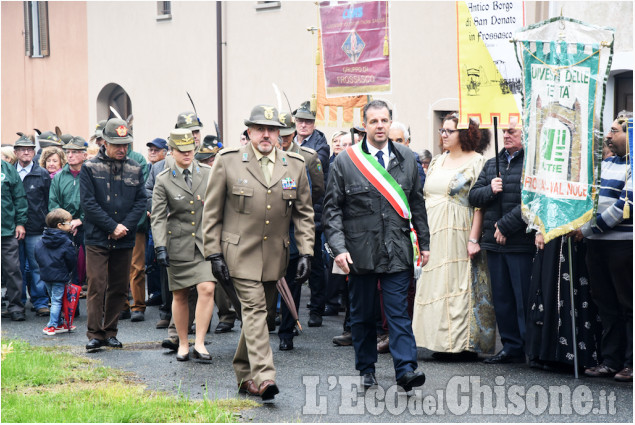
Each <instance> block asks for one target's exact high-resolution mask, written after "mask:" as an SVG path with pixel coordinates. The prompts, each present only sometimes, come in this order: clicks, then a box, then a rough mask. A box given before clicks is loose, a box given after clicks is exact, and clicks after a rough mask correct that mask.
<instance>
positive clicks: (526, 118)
mask: <svg viewBox="0 0 635 425" xmlns="http://www.w3.org/2000/svg"><path fill="white" fill-rule="evenodd" d="M516 41H517V46H518V50H519V54H520V58H519V59H520V61H521V66H522V69H523V85H524V99H523V145H524V148H525V163H524V169H523V180H522V184H523V186H522V211H523V218H524V219H525V221H527V223H528V224H529V227H530V228H535V229H538V230H539V231H540V232H541V233H542V234H543V235H544V237H545V242H548V241H549V240H551V239H553V238H555V237H558V236H560V235H563V234H566V233H568V232H570V231H572V230H575V229H577V228H578V227H580V226H581V225H582V224H584V223H585V222H587V221H589V220H590V219H591V218H592V217H593V210H594V205H595V200H596V198H597V188H596V186H595V183H596V181H597V178H598V173H597V172H598V170H599V164H600V162H601V156H599V157H598V156H597V155H598V153H599V152H600V149H601V145H602V138H603V137H602V133H601V128H600V126H601V118H600V117H601V114H602V109H603V106H604V90H605V84H606V78H607V75H608V72H609V68H610V58H611V55H612V45H613V31H612V30H611V29H607V28H598V27H592V26H589V25H586V24H583V23H581V22H579V21H574V20H571V19H568V18H557V19H553V20H550V21H546V22H541V23H539V24H536V25H532V26H530V27H528V28H527V29H525V30H523V31H520V32H519V33H517V34H516Z"/></svg>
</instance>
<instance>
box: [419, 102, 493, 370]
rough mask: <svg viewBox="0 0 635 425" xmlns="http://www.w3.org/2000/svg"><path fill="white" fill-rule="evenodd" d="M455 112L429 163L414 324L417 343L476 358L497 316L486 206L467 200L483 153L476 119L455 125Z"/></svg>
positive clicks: (488, 348)
mask: <svg viewBox="0 0 635 425" xmlns="http://www.w3.org/2000/svg"><path fill="white" fill-rule="evenodd" d="M457 125H458V116H457V114H450V115H448V116H446V117H445V119H444V121H443V128H441V129H440V130H439V133H440V134H441V141H442V145H443V151H444V153H443V154H441V155H439V156H437V157H436V158H434V159H433V160H432V161H431V163H430V166H429V168H428V173H427V176H426V184H425V187H424V196H425V200H426V210H427V213H428V225H429V228H430V260H429V261H428V263H427V264H426V266H425V267H424V268H423V273H422V276H421V278H420V279H419V281H418V283H417V293H416V296H415V306H414V315H413V319H412V330H413V332H414V335H415V339H416V341H417V346H419V347H425V348H427V349H429V350H432V351H434V352H435V353H434V354H433V357H434V358H435V359H439V360H465V361H468V360H476V359H477V358H478V354H477V353H491V352H493V350H494V343H495V333H494V329H495V318H494V309H493V305H492V300H491V289H490V284H489V278H488V276H487V267H486V262H485V253H484V252H481V250H480V246H479V244H478V239H479V237H480V234H481V226H482V221H483V217H482V211H480V210H476V211H475V210H474V208H472V207H471V206H470V204H469V200H468V195H469V192H470V188H471V187H472V185H473V184H474V183H475V182H476V180H477V178H478V176H479V174H480V172H481V169H482V168H483V165H484V163H485V159H484V158H483V156H482V155H481V154H480V153H479V152H478V151H482V150H483V149H484V147H485V146H484V145H483V143H481V140H482V139H485V138H487V140H489V139H488V138H489V132H487V134H486V137H483V134H482V132H481V130H480V129H479V127H478V124H477V123H476V122H474V121H470V124H469V127H468V128H467V129H463V130H457Z"/></svg>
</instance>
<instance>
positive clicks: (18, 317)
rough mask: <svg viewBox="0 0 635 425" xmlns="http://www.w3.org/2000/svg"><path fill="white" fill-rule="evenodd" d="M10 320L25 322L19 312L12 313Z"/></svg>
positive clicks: (24, 318)
mask: <svg viewBox="0 0 635 425" xmlns="http://www.w3.org/2000/svg"><path fill="white" fill-rule="evenodd" d="M11 320H12V321H13V322H24V321H25V320H26V316H25V315H24V313H23V312H21V311H12V312H11Z"/></svg>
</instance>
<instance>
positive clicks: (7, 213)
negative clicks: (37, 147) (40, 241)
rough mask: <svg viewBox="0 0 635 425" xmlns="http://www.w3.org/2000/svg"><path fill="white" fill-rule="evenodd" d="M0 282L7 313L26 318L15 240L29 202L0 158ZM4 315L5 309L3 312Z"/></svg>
mask: <svg viewBox="0 0 635 425" xmlns="http://www.w3.org/2000/svg"><path fill="white" fill-rule="evenodd" d="M1 181H2V190H0V193H1V194H2V209H1V210H0V213H1V214H2V217H1V220H0V221H1V222H2V245H1V247H2V255H1V256H0V260H1V261H2V284H3V285H4V284H5V283H6V286H7V292H6V299H7V302H8V305H7V312H6V316H7V317H10V318H11V320H13V321H15V322H21V321H23V320H25V319H26V317H25V315H24V303H23V302H22V273H21V272H20V252H19V251H20V250H19V244H18V241H19V240H21V239H24V234H25V230H24V226H25V225H26V222H27V212H28V210H29V205H28V203H27V201H26V193H25V192H24V186H23V185H22V181H21V180H20V176H19V175H18V172H17V171H16V169H15V167H13V166H12V165H11V164H10V163H8V162H6V161H2V176H1ZM2 317H5V313H4V312H3V313H2Z"/></svg>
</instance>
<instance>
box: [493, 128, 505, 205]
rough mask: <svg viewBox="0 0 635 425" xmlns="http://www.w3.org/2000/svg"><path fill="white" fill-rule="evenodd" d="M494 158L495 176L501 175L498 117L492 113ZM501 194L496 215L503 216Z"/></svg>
mask: <svg viewBox="0 0 635 425" xmlns="http://www.w3.org/2000/svg"><path fill="white" fill-rule="evenodd" d="M493 118H494V119H493V121H494V151H495V152H494V158H496V177H500V176H501V171H500V165H499V164H498V117H497V116H495V115H494V117H493ZM502 198H503V197H502V196H500V197H499V198H498V215H499V216H500V217H503V203H502Z"/></svg>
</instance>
